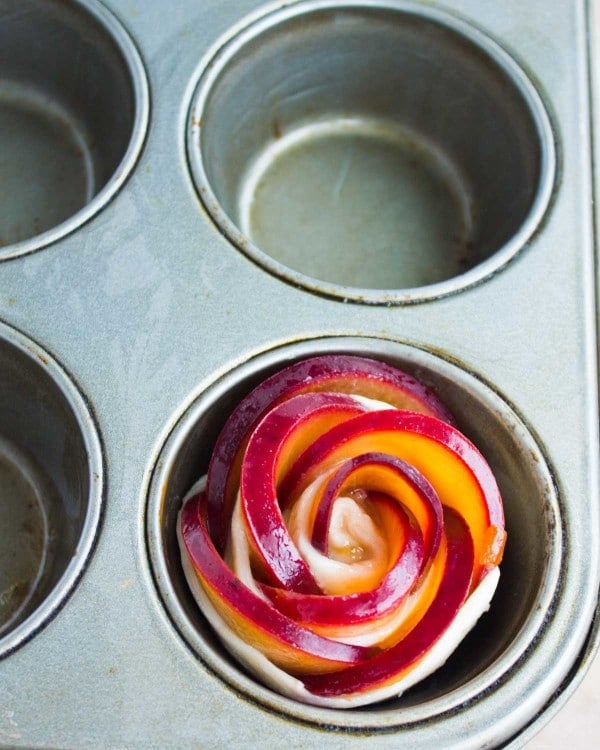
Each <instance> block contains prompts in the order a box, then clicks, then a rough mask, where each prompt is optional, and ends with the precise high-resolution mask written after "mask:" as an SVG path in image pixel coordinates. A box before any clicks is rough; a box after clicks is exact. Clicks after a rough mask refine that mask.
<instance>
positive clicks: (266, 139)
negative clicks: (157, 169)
mask: <svg viewBox="0 0 600 750" xmlns="http://www.w3.org/2000/svg"><path fill="white" fill-rule="evenodd" d="M199 75H200V80H199V83H198V86H197V89H196V92H195V94H194V98H193V101H192V105H191V109H190V116H189V121H188V154H189V160H190V165H191V170H192V176H193V179H194V181H195V183H196V186H197V189H198V192H199V195H200V197H201V199H202V200H203V202H204V205H205V207H206V208H207V210H208V211H209V213H210V214H211V215H212V217H213V219H214V220H215V222H216V223H217V224H218V226H219V227H220V228H221V229H222V230H223V231H224V232H225V234H226V235H228V236H229V238H230V239H231V240H232V241H233V242H234V243H235V244H236V245H237V246H238V247H239V248H240V249H241V250H243V251H244V252H245V253H246V254H247V255H249V256H250V257H251V258H252V259H253V260H254V261H256V262H257V263H259V264H260V265H261V266H263V267H264V268H266V269H267V270H269V271H271V272H272V273H274V274H277V275H278V276H280V277H282V278H284V279H286V280H287V281H290V282H293V283H294V284H297V285H301V286H304V287H307V288H309V289H311V290H313V291H316V292H320V293H323V294H326V295H329V296H334V297H341V298H347V299H354V300H357V301H363V302H372V303H378V302H410V301H415V300H419V299H423V298H430V297H433V296H439V295H441V294H445V293H448V292H452V291H456V290H457V289H460V288H462V287H464V286H466V285H468V284H471V283H473V282H475V281H477V280H480V279H482V278H484V277H486V276H487V275H489V274H491V273H492V272H493V271H494V270H496V269H498V268H499V267H500V266H502V265H503V264H504V263H505V262H506V261H507V260H508V259H509V258H510V257H512V256H513V255H514V254H515V253H516V252H517V251H518V250H519V249H520V248H521V247H522V246H523V245H524V243H525V242H526V241H527V240H528V239H529V238H530V237H531V235H532V233H533V231H534V229H535V227H536V225H537V224H538V223H539V221H540V219H541V217H542V215H543V213H544V210H545V208H546V206H547V204H548V200H549V197H550V194H551V191H552V186H553V179H554V162H555V157H554V146H553V137H552V130H551V127H550V123H549V120H548V117H547V115H546V113H545V110H544V107H543V105H542V102H541V100H540V97H539V96H538V94H537V93H536V91H535V89H534V87H533V86H532V84H531V83H530V81H529V80H528V79H527V77H526V76H525V75H524V73H523V72H522V70H521V69H520V68H519V67H518V66H517V64H516V63H515V62H514V61H513V59H512V58H511V57H510V56H509V55H508V54H506V53H505V52H504V51H503V50H502V49H501V48H500V47H499V46H498V45H497V44H496V43H494V42H493V41H492V40H491V39H489V38H488V37H487V36H485V35H484V34H483V33H481V32H480V31H478V30H476V29H475V28H473V27H472V26H470V25H469V24H467V23H465V22H463V21H461V20H459V19H458V18H456V17H455V16H451V15H448V14H446V13H443V12H441V11H439V10H437V9H435V8H433V7H431V6H430V5H428V4H421V5H417V4H414V3H409V2H386V1H384V2H369V3H366V2H335V0H324V1H319V2H300V3H292V4H289V5H288V4H286V5H285V6H284V7H283V8H281V9H278V10H274V11H273V12H270V13H267V14H266V15H263V16H261V17H259V18H258V19H256V18H255V20H254V21H253V22H252V23H250V24H249V25H247V26H245V27H244V28H242V29H241V30H238V31H237V33H235V34H233V35H232V36H231V37H230V38H228V39H226V40H225V41H222V42H220V43H219V44H218V45H217V48H216V51H214V52H213V54H212V56H210V57H209V58H208V59H207V60H206V61H205V62H204V63H203V64H202V66H201V71H200V74H199Z"/></svg>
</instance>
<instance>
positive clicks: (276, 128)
mask: <svg viewBox="0 0 600 750" xmlns="http://www.w3.org/2000/svg"><path fill="white" fill-rule="evenodd" d="M271 131H272V132H273V138H274V139H275V140H276V141H278V140H279V139H280V138H281V123H280V122H279V118H277V117H274V118H273V122H272V123H271Z"/></svg>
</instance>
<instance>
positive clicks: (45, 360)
mask: <svg viewBox="0 0 600 750" xmlns="http://www.w3.org/2000/svg"><path fill="white" fill-rule="evenodd" d="M37 358H38V359H39V360H40V362H41V363H42V364H43V365H47V364H48V357H45V356H44V355H43V354H38V355H37Z"/></svg>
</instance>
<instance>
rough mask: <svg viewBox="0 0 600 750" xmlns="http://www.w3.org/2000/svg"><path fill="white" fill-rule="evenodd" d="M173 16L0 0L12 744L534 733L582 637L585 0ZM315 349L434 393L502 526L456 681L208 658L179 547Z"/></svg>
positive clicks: (495, 742) (587, 604) (566, 679)
mask: <svg viewBox="0 0 600 750" xmlns="http://www.w3.org/2000/svg"><path fill="white" fill-rule="evenodd" d="M168 5H169V7H168V9H167V8H166V4H165V3H159V2H146V3H143V4H142V3H140V4H132V3H130V2H127V3H126V2H124V1H122V0H110V2H106V3H105V4H104V5H101V4H100V3H98V2H92V1H89V2H87V1H86V2H83V1H81V2H74V1H73V2H59V1H58V0H47V1H46V2H42V1H41V0H22V1H21V2H18V3H17V2H12V1H10V0H0V38H1V39H2V45H0V60H1V62H2V66H0V71H2V74H1V75H2V81H0V121H2V122H4V123H6V124H7V125H6V127H4V128H3V129H2V130H1V131H0V133H1V134H0V139H1V140H0V145H1V149H2V150H1V152H0V160H1V162H2V166H3V167H5V166H6V171H5V174H8V175H9V177H10V180H5V179H3V181H2V184H1V185H0V190H2V191H3V200H2V206H3V213H2V215H1V217H0V236H2V238H3V244H4V246H3V247H2V248H0V261H3V262H0V318H1V319H2V321H3V322H2V324H0V487H2V493H3V500H2V502H3V503H4V507H3V508H2V510H1V511H0V533H2V536H3V539H5V540H8V544H7V543H5V542H3V545H2V548H1V549H0V587H4V589H3V591H0V617H1V618H3V619H2V620H0V656H1V657H3V658H2V660H1V661H0V699H1V700H0V746H6V747H37V746H52V747H95V746H98V747H144V748H147V747H161V748H163V747H192V746H198V745H199V746H202V747H229V746H235V747H259V746H280V745H281V744H287V745H289V746H297V747H328V748H329V747H331V748H338V747H339V748H341V747H344V748H350V747H354V746H358V744H359V743H361V742H363V740H364V738H365V736H368V738H369V742H370V743H371V745H372V746H373V747H382V748H383V747H397V746H403V745H404V744H406V745H407V746H408V745H409V744H410V745H411V746H412V747H415V748H431V747H433V746H437V745H439V744H440V741H443V745H444V747H447V748H465V749H466V748H480V747H495V746H510V747H520V746H522V745H523V744H524V743H525V742H526V741H527V740H528V739H529V738H530V737H531V736H532V735H533V734H534V733H535V731H536V730H537V729H538V728H539V727H540V726H541V725H542V724H543V723H544V722H545V721H547V720H548V719H549V717H550V716H552V715H553V713H554V712H555V711H556V710H557V706H558V705H560V704H561V703H562V702H564V700H565V699H566V697H568V695H569V694H570V693H571V692H572V691H573V689H574V688H575V686H576V685H577V684H578V682H579V680H580V679H581V677H582V674H583V671H584V667H585V666H586V665H587V664H588V663H589V661H590V659H591V656H592V654H593V653H594V652H595V648H596V645H597V620H596V617H595V611H596V607H597V604H598V582H599V571H600V561H599V556H598V551H599V549H600V539H599V536H600V525H599V523H598V520H599V519H598V507H599V506H598V499H599V498H598V406H597V359H596V307H595V278H596V276H595V274H596V269H595V261H594V226H593V215H592V211H593V204H592V195H593V186H592V179H593V175H592V145H591V141H592V139H591V120H590V112H591V107H590V82H589V59H588V54H589V51H588V48H587V37H588V31H589V27H588V6H587V3H585V2H583V1H581V2H575V3H567V2H565V3H556V4H554V5H553V6H552V8H548V4H547V3H544V2H542V0H533V1H532V2H529V3H516V2H514V3H513V2H510V3H499V2H497V3H496V2H495V3H485V4H484V3H478V2H476V0H461V1H458V0H457V1H456V2H445V3H429V2H426V3H425V2H423V3H418V2H404V1H402V0H398V2H393V1H392V0H378V1H377V2H375V1H374V0H363V1H362V2H358V1H357V0H352V1H347V2H335V1H334V0H329V2H325V1H324V0H323V1H321V0H314V1H310V0H307V1H306V2H301V3H283V4H281V3H280V4H275V5H271V6H267V7H262V6H259V5H258V4H257V3H256V2H250V1H249V0H227V1H225V2H222V1H221V2H217V1H216V0H203V1H202V2H198V1H197V0H178V1H177V2H174V3H169V4H168ZM125 28H126V29H127V31H125ZM5 76H6V80H5ZM150 99H151V103H152V106H151V107H150V106H149V103H150ZM57 154H59V155H60V157H57ZM20 164H22V165H24V166H23V167H22V168H20V167H19V165H20ZM352 165H354V166H352ZM32 166H35V169H34V170H33V171H32ZM30 167H31V168H30ZM334 167H335V168H334ZM323 186H325V193H323V192H320V191H321V189H322V188H323ZM392 186H393V188H394V190H395V192H394V193H393V195H394V200H392V201H390V200H385V198H386V197H387V196H389V195H390V189H391V187H392ZM344 191H345V192H344ZM324 196H325V197H324ZM332 196H333V197H332ZM373 196H375V199H376V200H375V199H374V197H373ZM342 197H343V198H344V200H340V199H341V198H342ZM334 199H335V200H334ZM373 200H375V202H374V203H371V204H370V203H369V201H373ZM398 206H399V208H398ZM100 209H102V210H100ZM311 220H314V223H313V224H311ZM359 229H360V231H359ZM311 232H312V234H311ZM392 240H394V242H392ZM365 243H366V244H365ZM390 243H392V244H391V245H390ZM415 248H416V249H418V252H414V250H415ZM34 251H35V252H34ZM411 252H412V254H411ZM425 261H426V262H425ZM417 302H418V303H419V304H409V303H417ZM328 351H347V352H356V353H362V354H366V355H368V356H374V357H379V358H381V359H383V360H385V361H389V362H392V363H394V364H397V365H399V366H401V367H403V368H404V369H407V370H409V371H411V372H414V373H415V374H416V375H417V376H419V377H421V378H422V379H423V380H425V381H426V382H427V383H428V384H429V385H430V386H431V387H432V388H434V389H435V390H436V391H437V392H438V393H439V394H440V395H441V396H442V398H444V399H445V400H446V401H447V403H448V404H449V406H450V407H451V408H452V410H453V411H454V413H455V414H456V416H457V419H458V421H459V424H460V425H461V427H462V428H463V430H464V431H465V432H466V433H467V434H468V435H469V436H470V437H472V438H473V439H474V441H475V442H476V443H477V444H478V445H479V446H480V447H481V449H482V450H483V452H484V453H485V455H486V456H487V458H488V460H489V461H490V463H491V464H492V466H493V468H494V470H495V472H496V474H497V476H498V480H499V483H500V486H501V489H502V492H503V495H504V497H505V505H506V512H507V527H508V532H509V540H508V546H507V552H506V560H505V563H504V566H503V575H502V577H501V585H500V588H499V591H498V593H497V596H496V597H495V599H494V601H493V603H492V607H491V609H490V612H489V613H488V614H487V615H485V617H484V618H483V619H482V621H481V623H480V624H479V625H478V626H477V628H476V629H475V631H474V632H473V633H472V634H471V635H470V636H469V637H468V638H467V640H466V641H465V643H464V644H463V645H462V646H461V647H460V648H459V650H458V651H457V652H456V654H455V655H454V656H453V657H451V659H450V661H449V662H448V663H447V664H446V665H445V666H444V667H443V668H442V670H440V672H439V673H438V674H436V675H433V676H432V677H431V678H429V679H428V680H426V681H425V682H424V683H422V684H421V685H420V686H417V687H416V688H414V689H413V690H412V691H410V692H409V693H407V694H406V695H405V696H403V697H402V698H400V699H397V700H395V701H388V702H386V703H383V704H381V705H378V706H374V707H369V708H366V709H361V710H355V711H347V712H342V711H333V710H323V709H315V708H311V707H306V706H302V705H300V704H297V703H295V702H293V701H290V700H288V699H284V698H282V697H281V696H278V695H275V694H274V693H272V692H271V691H269V690H268V689H267V688H265V687H263V686H261V685H259V684H258V683H257V682H256V681H255V680H254V679H253V678H252V677H250V676H249V675H247V674H246V673H245V672H244V671H243V670H242V669H241V668H240V667H239V665H237V664H236V663H235V662H234V661H233V660H232V659H231V658H230V657H229V656H228V655H227V654H226V653H225V652H224V650H223V649H222V648H221V647H220V645H219V643H218V641H217V639H216V638H215V636H214V634H213V633H212V632H211V630H210V628H209V627H208V625H207V624H206V622H205V621H204V619H203V618H202V616H201V615H200V614H199V613H198V611H197V610H196V609H195V607H194V606H193V603H192V601H191V598H190V596H189V594H188V592H187V589H186V587H185V585H184V582H183V576H182V571H181V568H180V564H179V561H178V555H177V549H176V544H175V538H174V533H173V532H174V519H175V515H176V513H177V510H178V507H179V504H180V501H181V497H182V495H183V493H184V492H185V491H186V490H187V488H188V487H189V485H190V484H191V482H192V481H193V480H194V479H195V478H197V476H198V475H199V474H200V473H202V472H203V471H204V469H205V468H206V463H207V461H208V457H209V455H210V449H211V442H212V441H213V440H214V438H215V435H216V434H217V432H218V430H219V428H220V426H221V425H222V424H223V422H224V420H225V419H226V417H227V415H228V413H229V411H230V410H231V408H232V407H233V406H234V404H235V403H236V402H237V401H238V400H239V398H240V397H241V396H242V395H243V394H244V393H246V392H248V390H249V389H250V388H251V387H252V385H253V384H255V383H256V382H258V381H259V380H261V379H262V378H263V377H265V376H266V374H268V373H270V372H273V371H274V370H276V369H277V368H279V367H282V366H284V365H285V364H287V363H289V362H291V361H293V360H295V359H298V358H300V357H303V356H308V355H310V354H313V353H317V352H318V353H321V352H328ZM4 498H8V504H6V501H5V500H4ZM20 498H24V502H21V504H19V499H20ZM25 501H26V502H25ZM25 506H26V507H25ZM11 544H12V547H11V546H10V545H11ZM441 738H443V740H441Z"/></svg>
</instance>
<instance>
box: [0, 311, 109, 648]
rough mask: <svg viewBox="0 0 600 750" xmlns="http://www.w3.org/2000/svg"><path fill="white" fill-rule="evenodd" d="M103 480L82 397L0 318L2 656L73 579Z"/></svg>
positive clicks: (94, 525) (89, 542)
mask: <svg viewBox="0 0 600 750" xmlns="http://www.w3.org/2000/svg"><path fill="white" fill-rule="evenodd" d="M102 487H103V464H102V453H101V448H100V441H99V438H98V434H97V431H96V428H95V425H94V422H93V419H92V417H91V415H90V413H89V411H88V409H87V406H86V404H85V401H84V399H83V397H82V396H81V394H80V393H79V391H78V390H77V388H76V386H75V385H74V384H73V382H72V381H71V380H70V378H69V377H68V375H67V374H66V373H65V372H64V370H63V369H62V368H61V367H60V366H59V365H58V364H57V363H56V362H55V361H54V360H53V359H52V357H51V356H50V355H49V354H48V353H47V352H45V351H44V350H43V349H41V348H40V347H39V346H38V345H37V344H35V343H34V342H32V341H30V340H29V339H26V338H25V337H24V336H23V335H22V334H20V333H19V332H17V331H15V330H13V329H11V328H9V327H8V326H6V325H4V324H0V496H1V497H2V502H1V503H0V538H1V539H2V544H1V545H0V657H2V656H6V655H7V654H8V653H10V652H11V651H13V650H14V649H15V648H16V647H17V646H19V645H20V644H21V643H23V642H24V641H26V640H27V639H28V638H30V637H31V636H32V635H33V634H34V633H35V632H37V631H38V630H39V629H40V628H41V627H42V626H43V625H44V624H45V623H46V622H47V621H48V620H49V619H50V618H51V617H52V615H53V614H54V613H55V612H56V611H57V610H58V609H59V608H60V607H61V605H62V604H63V602H64V601H65V598H66V597H67V596H68V595H69V593H70V592H71V590H72V589H73V587H74V586H75V584H76V582H77V580H78V579H79V577H80V575H81V573H82V571H83V569H84V567H85V564H86V562H87V560H88V558H89V555H90V553H91V550H92V547H93V544H94V540H95V539H96V535H97V532H98V526H99V522H100V515H101V504H102Z"/></svg>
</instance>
